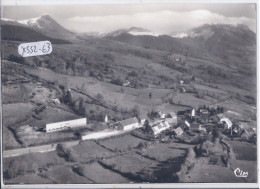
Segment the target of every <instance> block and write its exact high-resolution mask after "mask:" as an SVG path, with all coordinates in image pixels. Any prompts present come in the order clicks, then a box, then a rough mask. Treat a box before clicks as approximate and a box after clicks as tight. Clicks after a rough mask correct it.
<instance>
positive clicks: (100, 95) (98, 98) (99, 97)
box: [96, 93, 104, 102]
mask: <svg viewBox="0 0 260 189" xmlns="http://www.w3.org/2000/svg"><path fill="white" fill-rule="evenodd" d="M96 98H97V100H98V101H100V102H103V101H104V97H103V95H102V94H100V93H98V94H97V96H96Z"/></svg>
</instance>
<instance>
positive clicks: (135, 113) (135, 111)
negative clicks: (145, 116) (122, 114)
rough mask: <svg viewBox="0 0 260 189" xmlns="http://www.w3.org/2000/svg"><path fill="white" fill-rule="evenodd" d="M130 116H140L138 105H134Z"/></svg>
mask: <svg viewBox="0 0 260 189" xmlns="http://www.w3.org/2000/svg"><path fill="white" fill-rule="evenodd" d="M132 114H133V115H134V116H136V117H138V116H139V114H140V108H139V106H138V105H135V106H134V108H133V109H132Z"/></svg>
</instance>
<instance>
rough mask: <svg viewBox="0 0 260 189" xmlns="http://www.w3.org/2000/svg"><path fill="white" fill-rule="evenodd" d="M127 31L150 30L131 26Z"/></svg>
mask: <svg viewBox="0 0 260 189" xmlns="http://www.w3.org/2000/svg"><path fill="white" fill-rule="evenodd" d="M128 32H150V30H148V29H145V28H141V27H131V28H130V29H128Z"/></svg>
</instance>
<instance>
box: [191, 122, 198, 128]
mask: <svg viewBox="0 0 260 189" xmlns="http://www.w3.org/2000/svg"><path fill="white" fill-rule="evenodd" d="M190 128H191V129H199V128H200V124H199V123H192V124H191V126H190Z"/></svg>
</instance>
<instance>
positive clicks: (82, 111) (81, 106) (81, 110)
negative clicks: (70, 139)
mask: <svg viewBox="0 0 260 189" xmlns="http://www.w3.org/2000/svg"><path fill="white" fill-rule="evenodd" d="M78 113H79V114H80V115H83V116H84V115H85V113H86V112H85V105H84V100H83V98H80V99H79V109H78Z"/></svg>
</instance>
